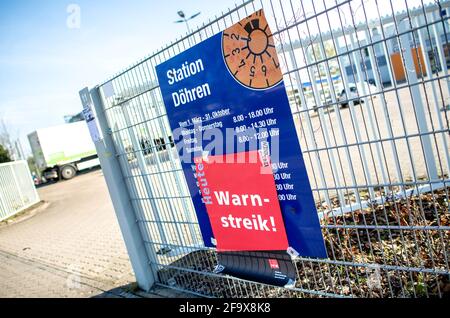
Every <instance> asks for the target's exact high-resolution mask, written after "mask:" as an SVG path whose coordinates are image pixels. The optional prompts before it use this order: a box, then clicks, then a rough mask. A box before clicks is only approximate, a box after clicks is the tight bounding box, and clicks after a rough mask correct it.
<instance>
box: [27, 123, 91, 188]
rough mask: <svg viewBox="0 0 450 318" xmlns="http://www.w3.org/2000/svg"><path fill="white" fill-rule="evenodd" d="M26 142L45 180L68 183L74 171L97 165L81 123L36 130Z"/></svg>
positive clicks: (88, 137) (86, 129) (89, 141)
mask: <svg viewBox="0 0 450 318" xmlns="http://www.w3.org/2000/svg"><path fill="white" fill-rule="evenodd" d="M28 141H29V142H30V147H31V150H32V152H33V156H34V159H35V162H36V166H37V167H38V169H39V170H40V171H41V172H42V174H43V176H44V177H45V178H46V179H47V180H51V179H53V180H58V179H61V178H63V179H66V180H68V179H71V178H73V177H74V176H75V175H76V173H77V172H78V171H81V170H84V169H88V168H92V167H95V166H98V165H100V162H99V160H98V157H97V152H96V150H95V145H94V143H93V142H92V139H91V136H90V134H89V130H88V127H87V125H86V122H85V121H80V122H75V123H70V124H63V125H59V126H54V127H48V128H42V129H38V130H36V131H34V132H32V133H30V134H29V135H28Z"/></svg>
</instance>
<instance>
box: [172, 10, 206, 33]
mask: <svg viewBox="0 0 450 318" xmlns="http://www.w3.org/2000/svg"><path fill="white" fill-rule="evenodd" d="M177 13H178V15H179V16H180V18H181V20H178V21H175V23H183V22H184V23H186V27H187V30H188V33H191V29H190V28H189V23H188V21H189V20H192V19H193V18H195V17H196V16H198V15H199V14H200V12H197V13H196V14H194V15H193V16H191V17H190V18H186V15H185V14H184V12H183V11H182V10H180V11H178V12H177Z"/></svg>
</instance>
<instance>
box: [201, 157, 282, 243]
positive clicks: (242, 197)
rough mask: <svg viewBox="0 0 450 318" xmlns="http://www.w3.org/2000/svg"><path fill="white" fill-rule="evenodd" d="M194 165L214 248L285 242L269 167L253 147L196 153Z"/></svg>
mask: <svg viewBox="0 0 450 318" xmlns="http://www.w3.org/2000/svg"><path fill="white" fill-rule="evenodd" d="M263 159H264V158H263ZM195 165H196V176H197V180H198V183H199V187H200V192H201V194H202V201H203V203H204V204H205V205H206V209H207V212H208V216H209V219H210V222H211V226H212V230H213V233H214V237H215V239H216V241H217V250H218V251H264V250H286V249H287V248H288V240H287V236H286V230H285V227H284V222H283V218H282V215H281V210H280V205H279V202H278V196H277V191H276V188H275V180H274V178H273V173H272V169H271V168H270V165H269V166H268V165H267V161H266V160H264V164H263V161H262V159H261V155H260V153H258V151H250V152H245V153H238V154H229V155H219V156H209V157H197V158H195Z"/></svg>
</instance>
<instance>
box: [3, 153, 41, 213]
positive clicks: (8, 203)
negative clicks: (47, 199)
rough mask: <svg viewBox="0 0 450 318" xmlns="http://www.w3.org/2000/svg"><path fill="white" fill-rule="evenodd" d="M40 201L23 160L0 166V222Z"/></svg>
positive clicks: (26, 164)
mask: <svg viewBox="0 0 450 318" xmlns="http://www.w3.org/2000/svg"><path fill="white" fill-rule="evenodd" d="M39 201H40V199H39V195H38V193H37V191H36V187H35V186H34V182H33V178H32V177H31V172H30V169H29V168H28V163H27V162H26V161H25V160H20V161H12V162H7V163H2V164H0V221H3V220H6V219H7V218H10V217H12V216H14V215H15V214H17V213H19V212H22V211H23V210H25V209H28V208H29V207H31V206H33V205H34V204H36V203H38V202H39Z"/></svg>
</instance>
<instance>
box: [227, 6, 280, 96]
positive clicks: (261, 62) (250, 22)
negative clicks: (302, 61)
mask: <svg viewBox="0 0 450 318" xmlns="http://www.w3.org/2000/svg"><path fill="white" fill-rule="evenodd" d="M222 50H223V57H224V60H225V64H226V65H227V67H228V70H229V71H230V73H231V74H232V75H233V77H234V78H235V79H236V80H237V81H238V82H239V83H241V84H242V85H244V86H246V87H249V88H252V89H267V88H270V87H273V86H275V85H277V84H278V83H279V82H281V80H282V79H283V74H282V73H281V69H280V63H279V61H278V56H277V52H276V50H275V45H274V42H273V36H272V32H271V31H270V28H269V24H268V23H267V20H266V18H265V16H264V12H263V10H259V11H256V12H255V13H253V14H252V15H250V16H248V17H247V18H245V19H243V20H241V21H240V22H238V23H237V24H235V25H233V26H232V27H230V28H228V29H226V30H225V31H223V35H222Z"/></svg>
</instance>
